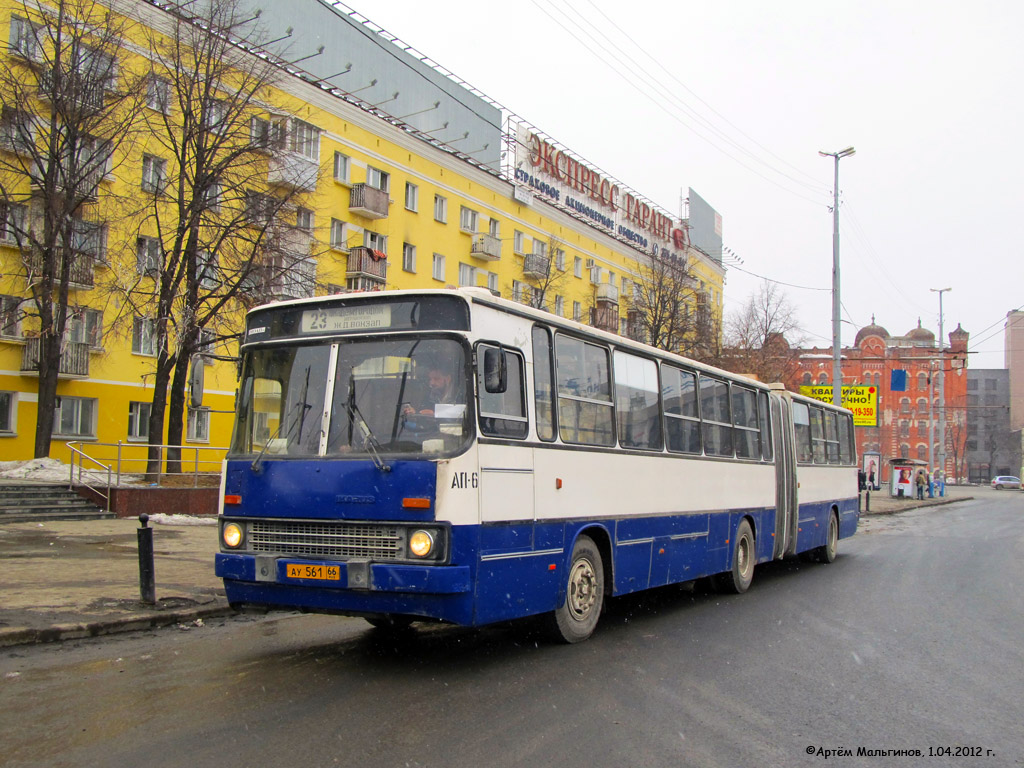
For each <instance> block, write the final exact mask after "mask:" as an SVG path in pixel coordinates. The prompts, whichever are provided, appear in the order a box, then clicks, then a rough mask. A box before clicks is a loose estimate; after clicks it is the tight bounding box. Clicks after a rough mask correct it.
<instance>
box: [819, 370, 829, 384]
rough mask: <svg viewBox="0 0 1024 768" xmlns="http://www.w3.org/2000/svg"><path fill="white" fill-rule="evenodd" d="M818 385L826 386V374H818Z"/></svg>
mask: <svg viewBox="0 0 1024 768" xmlns="http://www.w3.org/2000/svg"><path fill="white" fill-rule="evenodd" d="M818 384H822V385H824V384H828V374H827V373H820V374H818Z"/></svg>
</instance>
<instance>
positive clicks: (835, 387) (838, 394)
mask: <svg viewBox="0 0 1024 768" xmlns="http://www.w3.org/2000/svg"><path fill="white" fill-rule="evenodd" d="M856 152H857V150H855V149H854V148H853V147H847V148H846V149H841V150H839V151H838V152H822V151H820V150H819V151H818V154H819V155H821V156H822V157H831V158H834V159H835V162H836V186H835V190H834V200H833V204H832V404H833V405H836V406H842V404H843V369H842V366H841V364H840V359H839V351H840V335H839V333H840V329H839V308H840V307H839V159H840V158H842V157H849V156H850V155H853V154H855V153H856Z"/></svg>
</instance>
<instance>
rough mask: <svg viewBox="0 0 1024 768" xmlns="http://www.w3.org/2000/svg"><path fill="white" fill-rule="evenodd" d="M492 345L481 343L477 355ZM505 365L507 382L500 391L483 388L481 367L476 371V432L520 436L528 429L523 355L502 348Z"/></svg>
mask: <svg viewBox="0 0 1024 768" xmlns="http://www.w3.org/2000/svg"><path fill="white" fill-rule="evenodd" d="M488 349H496V348H495V347H492V346H489V345H484V344H481V345H480V347H479V349H478V351H477V357H478V359H483V357H484V354H483V353H484V352H485V351H486V350H488ZM504 355H505V363H506V365H507V366H508V377H507V383H508V386H507V387H506V388H505V391H504V392H500V393H490V392H487V391H486V389H485V388H484V371H483V369H482V368H481V369H480V370H479V372H478V374H477V375H478V377H479V381H478V382H477V392H478V393H479V397H480V432H481V433H483V434H485V435H488V436H491V437H511V438H517V439H518V438H523V437H526V433H527V432H528V431H529V427H530V425H529V421H528V419H527V417H526V396H525V386H524V384H525V382H524V381H523V370H524V366H523V358H522V357H521V356H520V355H519V354H518V353H516V352H512V351H511V350H508V349H506V350H504Z"/></svg>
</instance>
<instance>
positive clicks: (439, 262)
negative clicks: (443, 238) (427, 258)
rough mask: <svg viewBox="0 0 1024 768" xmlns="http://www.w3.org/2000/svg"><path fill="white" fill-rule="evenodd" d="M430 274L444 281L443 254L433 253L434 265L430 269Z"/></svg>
mask: <svg viewBox="0 0 1024 768" xmlns="http://www.w3.org/2000/svg"><path fill="white" fill-rule="evenodd" d="M431 275H432V276H433V278H434V279H435V280H440V281H441V282H442V283H443V282H444V256H442V255H441V254H440V253H435V254H434V266H433V269H432V270H431Z"/></svg>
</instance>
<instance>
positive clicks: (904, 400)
mask: <svg viewBox="0 0 1024 768" xmlns="http://www.w3.org/2000/svg"><path fill="white" fill-rule="evenodd" d="M900 413H910V398H909V397H901V398H900Z"/></svg>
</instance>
